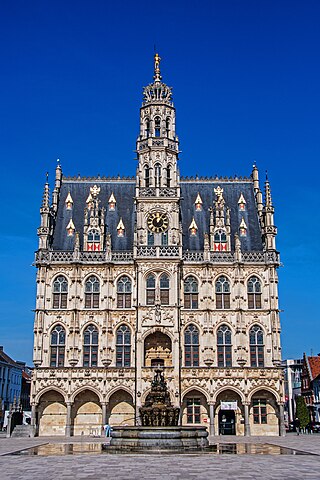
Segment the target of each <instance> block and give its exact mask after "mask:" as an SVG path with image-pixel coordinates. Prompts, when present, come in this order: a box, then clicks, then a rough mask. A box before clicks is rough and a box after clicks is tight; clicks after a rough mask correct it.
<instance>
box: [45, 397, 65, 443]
mask: <svg viewBox="0 0 320 480" xmlns="http://www.w3.org/2000/svg"><path fill="white" fill-rule="evenodd" d="M38 419H39V420H38V421H39V437H41V436H45V435H65V431H66V422H67V406H66V404H65V401H64V398H63V396H62V395H61V393H59V392H57V391H56V390H49V391H47V392H45V393H44V394H43V395H41V397H40V400H39V405H38Z"/></svg>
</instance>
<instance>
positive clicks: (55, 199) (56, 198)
mask: <svg viewBox="0 0 320 480" xmlns="http://www.w3.org/2000/svg"><path fill="white" fill-rule="evenodd" d="M61 180H62V170H61V165H60V160H59V158H58V159H57V167H56V179H55V183H54V190H53V192H52V210H53V212H54V213H57V210H58V201H59V194H60V188H61Z"/></svg>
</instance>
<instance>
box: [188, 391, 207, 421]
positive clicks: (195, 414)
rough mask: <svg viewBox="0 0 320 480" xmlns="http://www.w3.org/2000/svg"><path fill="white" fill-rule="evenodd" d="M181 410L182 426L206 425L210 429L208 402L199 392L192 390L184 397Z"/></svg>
mask: <svg viewBox="0 0 320 480" xmlns="http://www.w3.org/2000/svg"><path fill="white" fill-rule="evenodd" d="M181 410H182V411H181V421H182V425H205V426H208V427H209V422H210V419H209V408H208V402H207V399H206V397H205V396H204V394H203V393H202V392H200V391H199V390H197V389H194V390H190V391H189V392H188V393H186V394H185V395H184V397H183V401H182V405H181Z"/></svg>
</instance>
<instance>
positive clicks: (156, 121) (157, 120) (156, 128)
mask: <svg viewBox="0 0 320 480" xmlns="http://www.w3.org/2000/svg"><path fill="white" fill-rule="evenodd" d="M160 129H161V119H160V117H156V118H155V119H154V135H155V137H160Z"/></svg>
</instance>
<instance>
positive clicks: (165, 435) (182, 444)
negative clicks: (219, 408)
mask: <svg viewBox="0 0 320 480" xmlns="http://www.w3.org/2000/svg"><path fill="white" fill-rule="evenodd" d="M208 447H209V441H208V432H207V429H206V427H204V426H197V427H189V426H183V427H182V426H173V427H144V426H139V427H113V428H112V432H111V442H110V445H109V447H108V450H110V451H113V450H114V451H117V452H118V451H126V452H141V451H143V452H144V453H152V452H155V451H159V450H161V451H163V452H165V451H167V452H170V451H174V450H184V451H199V450H204V449H206V448H208Z"/></svg>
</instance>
